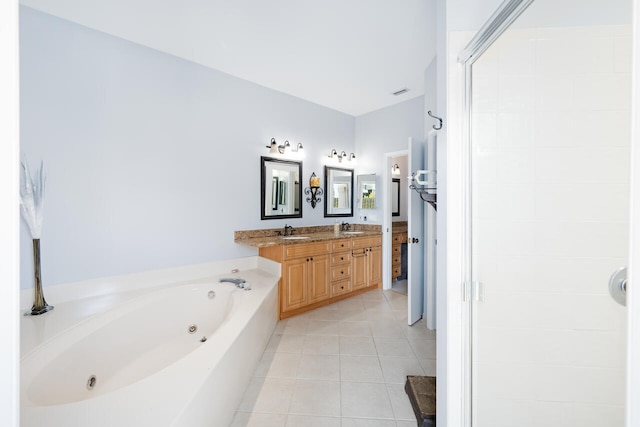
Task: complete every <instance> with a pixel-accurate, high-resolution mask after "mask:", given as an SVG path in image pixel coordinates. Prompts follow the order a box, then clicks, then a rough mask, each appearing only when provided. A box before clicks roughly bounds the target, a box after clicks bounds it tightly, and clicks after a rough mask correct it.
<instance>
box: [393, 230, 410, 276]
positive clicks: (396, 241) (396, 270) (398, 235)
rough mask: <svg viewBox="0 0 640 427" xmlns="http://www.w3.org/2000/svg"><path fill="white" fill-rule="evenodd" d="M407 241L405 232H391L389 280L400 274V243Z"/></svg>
mask: <svg viewBox="0 0 640 427" xmlns="http://www.w3.org/2000/svg"><path fill="white" fill-rule="evenodd" d="M403 243H407V232H406V231H401V232H393V234H392V235H391V281H392V282H395V281H396V280H397V279H398V277H400V276H402V273H403V271H402V244H403Z"/></svg>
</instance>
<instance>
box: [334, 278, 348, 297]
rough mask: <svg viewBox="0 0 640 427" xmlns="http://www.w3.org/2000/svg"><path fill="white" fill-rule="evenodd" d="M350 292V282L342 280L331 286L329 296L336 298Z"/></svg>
mask: <svg viewBox="0 0 640 427" xmlns="http://www.w3.org/2000/svg"><path fill="white" fill-rule="evenodd" d="M347 292H351V281H350V280H342V281H340V282H336V283H334V284H332V285H331V296H336V295H340V294H344V293H347Z"/></svg>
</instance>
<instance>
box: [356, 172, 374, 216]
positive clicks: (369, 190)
mask: <svg viewBox="0 0 640 427" xmlns="http://www.w3.org/2000/svg"><path fill="white" fill-rule="evenodd" d="M358 203H359V204H360V209H375V208H376V175H375V174H371V175H358Z"/></svg>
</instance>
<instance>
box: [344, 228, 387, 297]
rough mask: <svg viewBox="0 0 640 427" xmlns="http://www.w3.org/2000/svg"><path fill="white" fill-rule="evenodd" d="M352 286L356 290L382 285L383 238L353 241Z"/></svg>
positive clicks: (362, 238) (363, 238)
mask: <svg viewBox="0 0 640 427" xmlns="http://www.w3.org/2000/svg"><path fill="white" fill-rule="evenodd" d="M351 254H352V259H353V261H352V272H353V273H352V277H351V279H352V286H353V289H354V290H357V289H362V288H368V287H371V286H380V285H381V284H382V238H381V237H380V236H376V237H360V238H355V239H353V249H352V252H351Z"/></svg>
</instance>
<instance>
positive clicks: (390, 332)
mask: <svg viewBox="0 0 640 427" xmlns="http://www.w3.org/2000/svg"><path fill="white" fill-rule="evenodd" d="M369 328H371V334H372V335H373V336H374V337H389V338H402V337H404V334H403V333H402V329H400V326H398V324H397V322H396V321H391V320H388V319H387V320H370V321H369Z"/></svg>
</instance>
